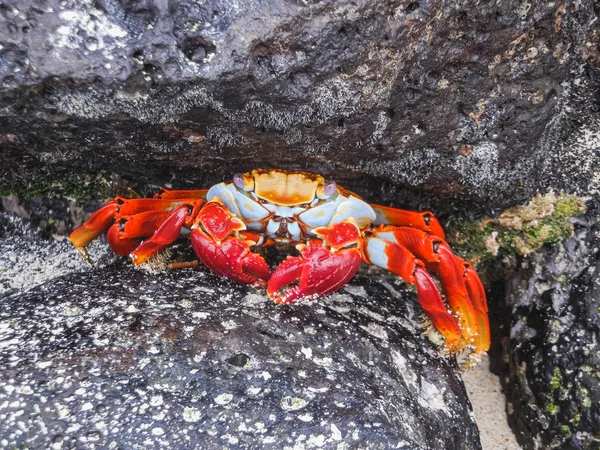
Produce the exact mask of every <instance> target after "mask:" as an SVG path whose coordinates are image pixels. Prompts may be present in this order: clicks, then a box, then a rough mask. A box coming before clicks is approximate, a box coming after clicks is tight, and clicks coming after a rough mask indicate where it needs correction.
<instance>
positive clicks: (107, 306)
mask: <svg viewBox="0 0 600 450" xmlns="http://www.w3.org/2000/svg"><path fill="white" fill-rule="evenodd" d="M4 219H6V218H5V217H4ZM3 223H4V227H5V230H6V229H8V228H9V227H10V222H8V225H7V222H6V221H5V222H3ZM5 234H10V236H5V237H3V238H2V239H0V253H1V254H3V255H9V257H10V255H11V254H12V255H16V256H15V257H16V258H17V259H18V258H19V255H18V254H19V252H20V251H21V250H20V249H23V250H24V251H27V247H23V240H25V239H30V240H33V241H35V242H36V248H37V249H38V251H39V249H42V248H44V247H47V249H46V250H45V251H49V252H50V251H51V252H55V253H57V254H59V253H65V252H66V249H64V248H62V247H61V245H62V244H61V243H56V242H46V241H43V240H41V239H40V238H39V236H37V235H36V234H35V233H33V234H30V235H29V237H27V236H25V235H24V234H23V233H21V236H20V239H21V241H19V242H15V239H16V236H15V235H14V233H11V232H10V231H8V232H6V231H5ZM15 243H16V244H18V245H16V246H15ZM94 252H95V253H96V254H102V245H101V244H98V245H97V247H96V248H95V249H94ZM68 253H69V255H70V256H71V257H72V258H74V259H75V260H76V258H77V255H76V254H75V252H73V251H72V249H69V251H68ZM0 264H4V262H3V261H2V260H0ZM75 265H76V266H77V264H76V263H75ZM67 272H68V273H66V274H65V273H61V272H58V273H56V274H55V276H54V277H50V278H48V279H43V280H39V282H37V285H34V284H29V285H26V286H16V283H17V282H14V285H13V286H12V290H10V289H9V290H8V291H5V293H4V294H3V295H2V294H0V350H1V351H0V446H1V447H3V448H13V447H17V448H21V447H22V446H27V447H28V448H81V449H84V448H85V449H87V448H90V449H93V448H98V449H99V448H132V449H134V448H149V447H157V448H166V447H167V446H168V447H169V448H173V449H176V448H203V449H208V448H215V449H216V448H230V449H263V448H264V449H269V448H273V449H285V448H290V449H291V448H295V449H296V448H305V449H310V448H325V449H329V448H331V449H340V448H347V449H355V448H362V449H367V448H368V449H388V448H400V449H439V448H453V449H479V448H481V446H480V444H479V434H478V431H477V427H476V424H475V422H474V419H473V417H472V413H471V410H470V404H469V402H468V400H467V397H466V392H465V389H464V386H463V384H462V380H461V378H460V375H459V373H458V372H457V368H456V363H455V362H454V361H453V360H451V359H448V358H446V357H443V356H441V355H440V353H439V350H438V349H437V348H436V347H435V345H434V344H433V343H432V342H431V341H430V340H429V339H428V338H427V337H425V336H423V335H422V332H421V330H420V328H419V327H418V325H417V324H418V323H419V318H418V317H419V314H420V309H419V308H418V306H417V304H416V300H415V296H414V294H413V293H412V292H410V291H409V290H407V288H406V285H405V284H403V283H401V282H399V281H397V280H394V279H390V278H385V277H382V274H381V273H374V274H372V276H369V277H365V276H364V275H363V276H360V277H357V278H356V279H355V280H354V281H353V282H352V283H351V284H350V285H349V286H348V287H346V288H345V289H343V290H342V291H340V292H339V293H337V294H335V295H333V296H331V297H329V298H328V299H324V300H322V301H320V302H318V303H316V304H312V305H299V306H296V307H281V306H278V305H276V304H274V303H272V302H271V301H270V300H268V299H267V298H266V297H265V296H263V295H261V294H260V292H259V291H256V290H254V289H253V288H250V287H246V286H238V285H234V284H231V283H229V282H227V281H225V280H223V279H221V278H218V277H215V276H213V275H212V274H210V273H208V272H206V271H204V270H194V271H192V270H182V271H177V272H168V273H160V274H150V273H148V272H146V271H142V270H136V269H134V268H133V267H132V266H131V265H129V264H126V263H120V262H110V261H106V262H103V263H101V264H100V266H99V267H97V268H95V269H91V268H80V267H75V268H74V269H73V270H71V269H70V268H69V269H68V270H67ZM448 446H450V447H448Z"/></svg>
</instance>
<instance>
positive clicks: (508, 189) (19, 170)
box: [0, 0, 599, 213]
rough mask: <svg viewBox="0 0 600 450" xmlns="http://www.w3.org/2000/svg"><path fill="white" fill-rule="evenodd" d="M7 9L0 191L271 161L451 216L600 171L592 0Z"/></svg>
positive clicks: (1, 65)
mask: <svg viewBox="0 0 600 450" xmlns="http://www.w3.org/2000/svg"><path fill="white" fill-rule="evenodd" d="M0 14H1V15H2V17H3V20H4V21H3V23H2V26H0V42H2V47H1V48H0V80H1V82H2V84H1V87H0V130H1V132H0V148H1V151H2V158H0V191H7V190H12V191H16V190H19V191H20V190H24V191H28V190H29V191H31V190H33V191H34V192H40V185H42V186H43V187H44V189H42V190H41V191H43V192H48V191H51V190H52V189H55V188H56V186H57V185H61V183H63V184H64V183H73V184H75V185H76V184H77V182H76V181H77V180H79V181H80V184H83V183H84V181H85V180H89V179H90V178H94V179H95V177H97V176H98V173H101V174H103V175H102V176H101V177H105V178H107V179H108V178H110V176H111V174H116V175H117V176H118V177H121V178H124V179H126V181H128V182H129V183H131V184H133V185H134V186H135V187H136V188H139V189H141V190H142V191H145V193H147V192H148V191H151V190H152V189H154V187H155V186H160V185H162V184H166V183H171V184H172V185H174V186H178V187H190V186H195V187H206V186H209V185H211V184H212V183H215V182H219V181H222V180H224V179H230V177H231V175H232V174H233V173H234V172H238V171H245V170H248V169H252V168H257V167H261V166H262V167H281V168H287V169H292V168H293V169H305V170H312V171H316V172H322V173H324V174H325V175H326V176H330V177H333V178H336V179H337V180H338V181H341V182H342V183H345V184H347V185H348V186H347V187H348V188H350V189H356V190H357V191H358V192H360V193H362V194H364V195H366V196H367V197H368V198H370V199H371V200H373V201H385V202H393V203H394V204H396V205H403V206H410V207H413V208H415V207H418V206H424V207H430V206H435V208H436V210H437V211H438V212H445V213H448V212H450V211H452V208H454V207H456V206H459V205H462V206H463V207H464V206H465V205H466V206H467V207H468V208H469V209H480V210H481V209H483V208H486V209H490V208H492V209H493V208H498V207H505V206H507V205H514V204H516V203H519V202H521V201H523V200H525V199H528V198H530V197H531V196H532V195H533V193H535V191H536V190H537V189H545V188H546V187H548V186H552V187H555V188H561V187H565V188H568V189H570V190H571V191H572V192H579V193H584V192H588V190H589V183H590V181H591V180H592V179H593V176H594V167H597V166H598V155H597V153H596V152H594V148H597V144H593V142H589V139H588V141H586V138H589V137H590V136H591V135H593V134H594V133H595V132H594V129H595V126H594V122H595V123H598V122H597V120H598V104H597V96H596V95H595V92H596V90H597V88H598V83H597V80H598V71H597V69H598V65H599V63H598V62H599V58H598V51H597V48H598V35H599V34H598V33H597V31H598V21H594V19H595V17H596V14H595V10H594V5H593V3H592V2H591V1H581V2H576V3H573V4H566V3H556V4H555V3H551V2H550V3H548V2H542V1H527V2H522V1H521V0H509V1H505V2H503V3H502V4H495V3H491V4H488V3H482V2H480V1H476V0H472V1H468V2H459V3H457V2H451V3H448V2H444V1H441V0H432V1H429V0H427V1H421V2H406V1H397V0H394V1H391V2H388V1H386V2H383V1H377V2H373V1H371V0H361V1H353V2H344V1H338V0H326V1H318V2H301V1H288V0H271V1H265V2H257V1H255V0H242V1H237V2H235V4H234V3H231V2H230V1H224V0H207V1H205V2H196V1H188V0H180V1H175V2H168V3H165V2H163V1H157V0H147V1H115V0H103V1H98V2H89V1H84V0H70V1H67V2H64V1H62V0H47V1H45V2H43V4H40V3H39V2H38V1H37V0H23V1H18V2H16V1H13V2H9V4H7V5H5V6H3V7H2V9H1V10H0ZM592 141H593V139H592ZM83 175H85V176H87V178H86V177H84V176H83ZM440 198H444V199H451V200H452V201H451V202H448V201H440ZM462 201H464V203H461V202H462Z"/></svg>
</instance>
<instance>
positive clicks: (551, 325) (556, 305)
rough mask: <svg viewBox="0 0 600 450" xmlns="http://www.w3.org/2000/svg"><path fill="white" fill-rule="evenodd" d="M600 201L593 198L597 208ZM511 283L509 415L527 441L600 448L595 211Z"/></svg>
mask: <svg viewBox="0 0 600 450" xmlns="http://www.w3.org/2000/svg"><path fill="white" fill-rule="evenodd" d="M596 207H597V206H594V208H596ZM593 213H594V211H590V213H589V214H588V215H587V216H586V217H583V218H581V220H579V222H578V224H577V231H576V233H575V235H574V236H573V237H571V238H568V239H566V240H565V241H563V242H562V243H561V244H560V245H557V246H555V247H554V248H544V249H542V250H539V251H538V252H536V253H535V254H534V255H533V256H532V257H531V258H530V259H528V260H527V261H524V263H523V265H522V267H521V268H520V270H519V271H518V272H517V273H515V274H514V275H513V277H512V278H511V280H510V281H509V283H508V289H507V292H506V298H505V301H506V304H507V306H508V307H509V310H510V311H512V317H511V322H510V338H509V339H508V340H506V341H505V343H504V345H505V348H504V357H505V361H507V366H506V367H504V368H502V369H500V370H501V372H502V374H503V377H502V379H503V380H504V383H503V384H504V389H505V391H506V393H507V402H508V412H509V416H508V417H509V421H510V422H512V423H511V425H512V426H513V428H514V429H515V431H516V433H515V434H516V436H517V439H518V440H519V442H520V443H521V445H523V447H524V448H526V449H546V448H562V449H597V448H600V434H599V430H600V349H599V347H598V346H599V342H600V239H599V236H600V228H599V227H598V221H597V219H596V217H595V214H593Z"/></svg>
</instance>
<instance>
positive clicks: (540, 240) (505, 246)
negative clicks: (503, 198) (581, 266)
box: [447, 191, 586, 264]
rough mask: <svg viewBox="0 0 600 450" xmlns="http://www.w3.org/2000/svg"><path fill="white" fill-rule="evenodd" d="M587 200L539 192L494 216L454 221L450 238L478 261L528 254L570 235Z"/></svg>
mask: <svg viewBox="0 0 600 450" xmlns="http://www.w3.org/2000/svg"><path fill="white" fill-rule="evenodd" d="M585 200H586V199H585V198H581V197H576V196H574V195H568V194H565V193H564V192H561V193H560V194H558V195H556V193H555V192H554V191H550V192H548V193H547V194H546V195H540V194H538V195H536V196H535V197H534V198H533V199H532V200H531V201H530V202H529V203H528V204H527V205H525V206H517V207H515V208H510V209H507V210H506V211H504V212H503V213H502V214H500V215H499V216H498V217H497V218H495V219H492V218H490V217H484V218H482V219H481V220H479V221H476V222H467V221H456V222H454V223H453V224H452V225H451V226H450V227H448V233H447V238H448V242H450V244H451V245H452V247H453V249H454V250H455V251H456V253H457V254H459V255H461V256H464V257H465V258H467V259H469V260H470V261H471V262H473V263H475V264H477V263H478V262H481V261H482V260H486V259H490V258H493V257H497V256H510V255H515V254H519V255H529V254H530V253H532V252H534V251H535V250H537V249H539V248H540V247H541V246H542V245H544V244H556V243H558V242H560V241H561V240H562V239H564V238H566V237H568V236H571V235H572V234H573V224H572V223H571V219H572V218H573V217H576V216H578V215H581V214H583V213H584V212H585Z"/></svg>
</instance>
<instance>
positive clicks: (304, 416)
mask: <svg viewBox="0 0 600 450" xmlns="http://www.w3.org/2000/svg"><path fill="white" fill-rule="evenodd" d="M298 419H299V420H301V421H302V422H312V420H313V416H312V414H300V415H299V416H298Z"/></svg>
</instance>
